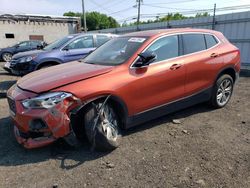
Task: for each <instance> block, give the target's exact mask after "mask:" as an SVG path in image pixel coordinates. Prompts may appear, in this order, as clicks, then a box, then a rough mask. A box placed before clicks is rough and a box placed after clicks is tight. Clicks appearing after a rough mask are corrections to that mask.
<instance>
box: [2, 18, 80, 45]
mask: <svg viewBox="0 0 250 188" xmlns="http://www.w3.org/2000/svg"><path fill="white" fill-rule="evenodd" d="M78 32H80V19H79V18H76V17H65V16H43V15H10V14H4V15H0V48H4V47H7V46H11V45H13V44H15V43H18V42H20V41H25V40H44V41H45V42H47V43H51V42H53V41H54V40H57V39H59V38H61V37H63V36H65V35H68V34H73V33H78Z"/></svg>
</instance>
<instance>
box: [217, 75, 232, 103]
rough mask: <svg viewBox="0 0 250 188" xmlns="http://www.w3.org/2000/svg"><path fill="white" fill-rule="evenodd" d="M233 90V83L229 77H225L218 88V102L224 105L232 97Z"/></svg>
mask: <svg viewBox="0 0 250 188" xmlns="http://www.w3.org/2000/svg"><path fill="white" fill-rule="evenodd" d="M232 90H233V83H232V82H231V80H229V79H224V80H223V81H222V82H221V84H220V86H219V88H218V90H217V95H216V97H217V103H218V105H220V106H224V105H225V104H226V103H227V102H228V101H229V99H230V97H231V95H232Z"/></svg>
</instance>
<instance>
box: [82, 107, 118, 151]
mask: <svg viewBox="0 0 250 188" xmlns="http://www.w3.org/2000/svg"><path fill="white" fill-rule="evenodd" d="M119 122H120V121H119V118H118V115H117V114H116V113H115V111H114V109H113V107H112V106H111V105H110V104H108V103H107V104H104V105H103V103H101V102H98V103H96V104H93V105H92V106H91V107H90V108H88V109H87V111H86V112H85V115H84V126H85V132H86V136H87V138H88V140H89V142H90V144H91V145H92V146H93V148H94V149H96V150H99V151H110V150H114V149H116V148H117V147H118V146H119V144H120V139H121V134H120V128H119Z"/></svg>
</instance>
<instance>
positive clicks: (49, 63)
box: [36, 59, 62, 70]
mask: <svg viewBox="0 0 250 188" xmlns="http://www.w3.org/2000/svg"><path fill="white" fill-rule="evenodd" d="M61 63H62V62H60V61H59V60H54V59H53V60H52V59H51V60H47V61H43V62H41V63H39V64H38V65H37V66H36V70H38V69H40V68H41V67H43V66H45V65H59V64H61Z"/></svg>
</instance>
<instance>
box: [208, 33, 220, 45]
mask: <svg viewBox="0 0 250 188" xmlns="http://www.w3.org/2000/svg"><path fill="white" fill-rule="evenodd" d="M205 39H206V43H207V48H211V47H213V46H215V45H216V44H218V41H217V39H216V38H215V37H214V36H213V35H207V34H206V35H205Z"/></svg>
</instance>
